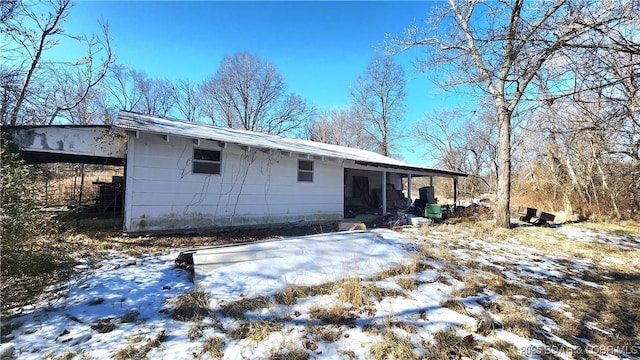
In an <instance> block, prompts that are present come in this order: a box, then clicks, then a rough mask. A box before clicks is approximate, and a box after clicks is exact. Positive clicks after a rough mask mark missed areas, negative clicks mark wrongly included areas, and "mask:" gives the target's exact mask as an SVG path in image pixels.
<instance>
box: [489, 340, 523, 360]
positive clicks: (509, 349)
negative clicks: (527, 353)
mask: <svg viewBox="0 0 640 360" xmlns="http://www.w3.org/2000/svg"><path fill="white" fill-rule="evenodd" d="M493 346H494V347H495V348H496V350H499V351H502V352H503V353H505V354H506V355H507V357H508V358H509V359H511V360H524V359H525V358H524V357H523V356H522V355H520V351H519V350H518V347H517V346H515V345H514V344H512V343H510V342H508V341H505V340H498V341H496V342H495V344H494V345H493Z"/></svg>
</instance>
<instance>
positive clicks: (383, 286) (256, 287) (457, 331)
mask: <svg viewBox="0 0 640 360" xmlns="http://www.w3.org/2000/svg"><path fill="white" fill-rule="evenodd" d="M514 231H515V230H514ZM515 233H516V234H517V236H516V237H512V235H506V236H505V235H504V234H500V233H490V234H488V235H487V234H484V233H481V232H480V231H479V229H478V228H474V227H473V226H462V225H451V226H444V225H440V226H434V227H429V228H428V229H427V230H426V231H424V230H418V229H411V228H407V229H402V230H399V231H392V230H386V229H377V230H371V231H367V232H348V233H330V234H322V235H314V236H310V237H300V238H296V239H287V240H286V243H287V246H282V243H283V242H277V241H276V242H265V243H259V244H252V245H248V246H250V247H251V248H252V250H255V251H257V252H261V251H263V252H264V253H267V252H269V253H274V251H275V253H277V254H278V256H276V257H266V258H261V259H257V260H253V261H243V262H239V263H235V264H229V265H226V266H221V267H219V268H217V269H215V270H214V271H212V272H210V273H207V274H204V275H199V276H198V277H197V283H198V287H199V289H201V290H204V293H205V294H207V295H208V307H209V309H210V310H211V312H210V313H207V314H205V315H204V316H201V317H200V318H197V319H191V320H188V321H181V320H178V319H176V316H175V312H174V310H175V308H176V306H177V305H176V304H177V302H178V301H179V300H180V298H181V296H184V294H186V293H189V292H191V291H192V290H194V284H193V282H192V281H191V274H190V273H189V272H188V271H186V270H182V269H179V268H176V267H175V266H174V260H175V258H176V257H177V255H178V253H177V252H173V253H170V254H164V255H153V254H147V255H143V256H139V257H129V256H126V255H123V254H122V253H118V252H113V253H111V254H110V256H109V257H108V258H107V259H104V260H101V261H100V262H98V263H97V264H96V263H92V262H91V261H90V260H89V259H84V260H81V262H80V263H79V265H78V266H77V267H76V272H75V274H76V275H75V276H74V277H73V279H72V280H70V281H68V282H66V283H64V284H60V285H59V286H57V287H56V288H55V289H51V293H50V295H49V296H47V299H46V300H45V301H42V302H41V303H38V304H35V305H33V306H31V307H28V308H24V309H23V310H22V311H21V312H20V314H19V315H16V316H14V317H12V318H10V319H3V320H2V326H3V327H5V329H6V328H7V327H8V328H10V329H12V331H10V332H9V331H5V329H3V344H2V351H3V354H13V355H12V356H13V357H14V358H17V359H42V358H65V359H67V358H84V359H109V358H119V359H123V358H135V357H146V358H149V359H156V358H167V359H193V358H211V357H215V356H216V355H223V358H224V359H276V358H292V359H298V358H300V359H304V358H318V359H324V358H326V359H370V358H383V355H381V354H386V355H390V354H395V356H396V358H404V357H406V358H412V357H413V358H438V357H442V356H444V357H449V356H451V357H453V358H459V357H463V358H465V357H466V358H496V359H508V358H541V357H542V354H543V353H545V356H546V357H547V358H548V357H552V358H553V357H557V358H567V359H570V358H581V357H584V356H586V354H588V355H589V356H591V357H594V358H603V359H609V358H610V359H615V358H630V359H637V358H639V357H640V340H639V339H640V334H639V333H638V331H639V329H640V325H638V323H637V322H640V317H639V316H638V312H637V307H638V306H639V305H638V304H639V303H638V302H635V307H636V309H633V305H629V304H628V303H621V305H620V306H629V308H628V309H627V310H629V309H631V313H632V314H631V315H632V316H628V317H624V316H623V315H621V314H622V313H623V312H624V311H623V310H624V309H622V310H620V311H618V310H619V309H616V308H611V306H609V307H610V308H607V304H597V303H594V304H592V305H589V304H591V303H592V302H595V301H597V300H598V299H600V301H602V300H603V299H606V298H603V296H610V295H611V296H612V299H613V298H617V299H627V300H628V302H631V304H633V302H634V301H636V300H639V299H640V290H639V289H640V287H639V286H637V285H638V282H639V281H640V276H639V275H638V274H639V269H640V236H638V235H633V234H631V235H630V234H628V233H615V232H614V233H612V232H605V231H599V230H591V229H588V228H584V227H578V226H562V227H559V228H556V229H539V228H533V227H531V228H521V229H517V231H516V232H515ZM345 279H347V280H345ZM614 280H616V282H615V284H614ZM634 285H635V286H634ZM312 289H314V290H313V291H309V290H312ZM322 289H324V290H322ZM287 290H291V294H294V295H293V297H294V299H293V301H283V300H282V298H283V295H284V294H287V293H286V291H287ZM293 290H296V291H298V292H295V291H293ZM304 290H307V291H308V292H307V293H304ZM587 297H588V298H587ZM583 298H585V299H583ZM254 299H257V300H260V301H258V303H259V304H260V305H258V306H255V305H249V304H250V303H251V300H254ZM233 306H236V307H237V308H240V309H241V310H240V312H239V313H238V311H235V312H233V311H230V309H232V308H233ZM241 306H247V308H246V311H245V310H242V307H241ZM590 306H591V307H590ZM598 309H602V310H598ZM634 311H635V312H634ZM605 313H606V314H608V315H607V316H604V315H603V316H598V314H605ZM627 313H629V311H627ZM611 314H613V315H611ZM612 316H613V317H615V319H614V320H618V321H617V322H616V321H614V320H612V319H611V317H612ZM616 316H618V317H616ZM625 321H635V322H636V323H635V324H626V325H625V324H624V322H625ZM265 325H267V326H265ZM243 329H244V330H247V329H248V330H247V331H245V332H242V331H241V330H243ZM256 329H260V330H261V333H258V332H255V331H253V330H256ZM264 329H266V330H264ZM252 331H253V332H252ZM6 333H8V335H4V334H6ZM238 334H244V336H243V335H238ZM612 339H613V340H612ZM403 346H404V347H403ZM216 349H218V350H219V353H218V352H217V351H218V350H216ZM407 349H408V351H409V352H408V353H407ZM287 356H288V357H287Z"/></svg>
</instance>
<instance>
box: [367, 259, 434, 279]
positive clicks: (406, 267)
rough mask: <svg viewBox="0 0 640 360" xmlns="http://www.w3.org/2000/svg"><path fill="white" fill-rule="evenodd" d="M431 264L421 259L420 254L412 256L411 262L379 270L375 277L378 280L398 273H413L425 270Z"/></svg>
mask: <svg viewBox="0 0 640 360" xmlns="http://www.w3.org/2000/svg"><path fill="white" fill-rule="evenodd" d="M432 268H433V266H431V265H429V264H428V263H427V262H425V261H423V260H422V259H421V257H420V256H414V257H413V259H412V260H411V262H409V263H406V264H400V265H396V266H393V267H391V268H389V269H386V270H384V271H381V272H379V273H378V274H376V276H375V278H376V279H378V280H382V279H387V278H390V277H394V276H399V275H415V274H417V273H421V272H423V271H425V270H428V269H432Z"/></svg>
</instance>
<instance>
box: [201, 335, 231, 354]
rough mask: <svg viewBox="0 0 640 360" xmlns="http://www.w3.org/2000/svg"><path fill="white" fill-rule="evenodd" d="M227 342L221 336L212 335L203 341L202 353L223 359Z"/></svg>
mask: <svg viewBox="0 0 640 360" xmlns="http://www.w3.org/2000/svg"><path fill="white" fill-rule="evenodd" d="M225 345H226V342H225V341H224V339H223V338H222V337H220V336H210V337H208V338H207V339H206V340H205V341H204V342H203V343H202V351H201V354H208V355H209V356H211V358H213V359H222V357H223V356H224V347H225Z"/></svg>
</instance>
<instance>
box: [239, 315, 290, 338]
mask: <svg viewBox="0 0 640 360" xmlns="http://www.w3.org/2000/svg"><path fill="white" fill-rule="evenodd" d="M282 329H283V326H282V325H281V324H280V323H278V322H277V321H274V320H260V319H259V320H256V321H245V322H242V323H240V324H239V325H238V326H237V327H236V328H235V329H233V330H232V331H230V332H229V336H231V338H232V339H234V340H241V339H251V340H253V341H255V342H260V341H262V340H264V339H266V338H267V337H268V336H269V334H271V333H272V332H275V331H281V330H282Z"/></svg>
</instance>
